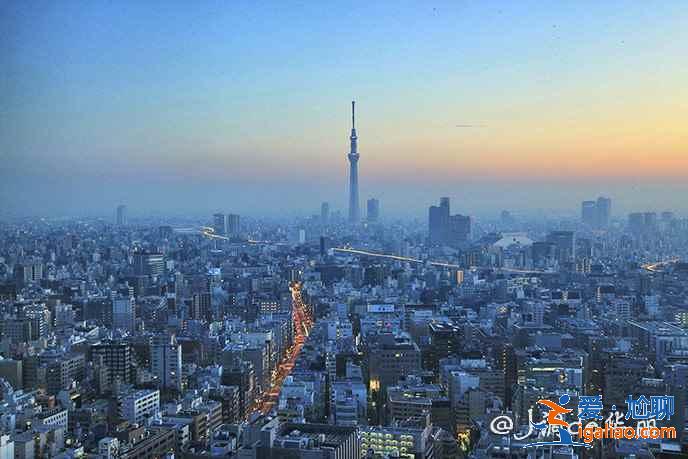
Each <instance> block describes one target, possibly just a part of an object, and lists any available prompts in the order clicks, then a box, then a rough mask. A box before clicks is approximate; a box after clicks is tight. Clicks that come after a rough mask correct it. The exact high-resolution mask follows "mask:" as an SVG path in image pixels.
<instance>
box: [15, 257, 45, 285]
mask: <svg viewBox="0 0 688 459" xmlns="http://www.w3.org/2000/svg"><path fill="white" fill-rule="evenodd" d="M14 279H15V281H16V284H17V286H19V287H23V286H25V285H28V284H34V283H38V282H40V281H41V279H43V262H42V261H41V260H40V259H38V258H34V259H26V260H24V261H22V262H21V263H17V264H16V265H15V266H14Z"/></svg>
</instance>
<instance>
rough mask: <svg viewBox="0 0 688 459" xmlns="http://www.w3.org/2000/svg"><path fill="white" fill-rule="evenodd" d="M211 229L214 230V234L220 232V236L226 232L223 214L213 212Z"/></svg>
mask: <svg viewBox="0 0 688 459" xmlns="http://www.w3.org/2000/svg"><path fill="white" fill-rule="evenodd" d="M213 229H214V230H215V234H220V235H222V236H224V235H225V234H227V223H226V219H225V214H223V213H217V214H213Z"/></svg>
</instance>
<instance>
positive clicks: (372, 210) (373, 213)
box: [366, 198, 380, 222]
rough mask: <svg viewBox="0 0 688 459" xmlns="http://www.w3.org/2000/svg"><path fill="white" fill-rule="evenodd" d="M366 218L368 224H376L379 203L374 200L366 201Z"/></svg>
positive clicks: (378, 215) (378, 217)
mask: <svg viewBox="0 0 688 459" xmlns="http://www.w3.org/2000/svg"><path fill="white" fill-rule="evenodd" d="M367 211H368V212H367V215H366V218H367V219H368V221H369V222H376V221H378V220H379V219H380V201H378V200H377V199H375V198H370V199H368V203H367Z"/></svg>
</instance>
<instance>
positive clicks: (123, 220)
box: [117, 204, 127, 226]
mask: <svg viewBox="0 0 688 459" xmlns="http://www.w3.org/2000/svg"><path fill="white" fill-rule="evenodd" d="M126 224H127V206H125V205H124V204H120V205H119V206H117V226H126Z"/></svg>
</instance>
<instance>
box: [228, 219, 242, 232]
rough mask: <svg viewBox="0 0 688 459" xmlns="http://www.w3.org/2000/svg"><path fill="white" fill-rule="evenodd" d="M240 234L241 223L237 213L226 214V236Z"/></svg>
mask: <svg viewBox="0 0 688 459" xmlns="http://www.w3.org/2000/svg"><path fill="white" fill-rule="evenodd" d="M239 234H241V223H240V220H239V215H237V214H229V215H227V236H234V237H236V236H239Z"/></svg>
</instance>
